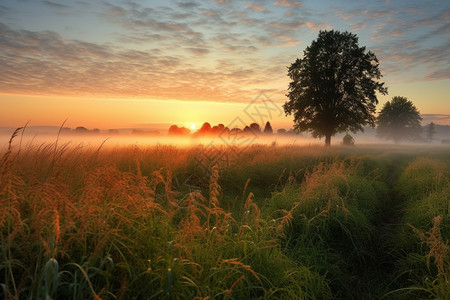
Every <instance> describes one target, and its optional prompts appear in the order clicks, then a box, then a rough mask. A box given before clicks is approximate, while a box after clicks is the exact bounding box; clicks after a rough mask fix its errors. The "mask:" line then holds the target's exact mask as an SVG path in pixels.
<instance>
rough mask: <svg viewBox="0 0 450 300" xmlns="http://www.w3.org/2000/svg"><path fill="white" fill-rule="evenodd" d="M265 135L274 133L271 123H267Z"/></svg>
mask: <svg viewBox="0 0 450 300" xmlns="http://www.w3.org/2000/svg"><path fill="white" fill-rule="evenodd" d="M264 133H265V134H272V133H273V129H272V125H270V122H269V121H267V123H266V126H265V127H264Z"/></svg>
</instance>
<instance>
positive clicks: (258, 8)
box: [245, 4, 267, 12]
mask: <svg viewBox="0 0 450 300" xmlns="http://www.w3.org/2000/svg"><path fill="white" fill-rule="evenodd" d="M245 8H247V9H252V10H256V11H259V12H267V9H265V8H264V7H263V6H261V5H258V4H249V5H247V6H246V7H245Z"/></svg>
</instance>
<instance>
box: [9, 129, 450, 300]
mask: <svg viewBox="0 0 450 300" xmlns="http://www.w3.org/2000/svg"><path fill="white" fill-rule="evenodd" d="M17 133H18V132H16V133H15V135H16V134H17ZM15 135H13V137H12V138H11V140H10V142H9V144H8V145H7V147H6V148H4V150H3V152H2V153H1V155H0V158H1V159H0V211H1V212H2V213H1V214H0V230H1V236H0V238H1V249H0V252H1V253H0V298H4V299H92V298H93V299H381V298H382V299H427V298H429V299H449V295H450V282H449V280H450V278H449V277H450V276H449V268H450V251H449V250H450V245H449V242H448V241H449V239H450V215H449V212H450V199H449V197H450V196H449V195H450V180H449V178H450V152H449V148H448V147H447V148H446V147H430V146H422V147H415V148H411V147H408V146H390V147H387V148H385V147H381V146H373V145H372V146H371V147H364V146H360V147H338V146H336V147H328V148H325V147H322V146H290V145H283V146H277V145H252V146H249V147H245V148H230V147H226V146H220V147H217V148H215V149H214V152H211V149H209V148H208V147H207V146H185V147H177V146H166V145H153V146H136V145H134V146H117V147H95V148H94V147H92V148H90V147H77V146H72V145H68V144H63V143H58V141H55V142H53V143H46V144H41V145H26V146H21V145H19V143H18V137H16V136H15Z"/></svg>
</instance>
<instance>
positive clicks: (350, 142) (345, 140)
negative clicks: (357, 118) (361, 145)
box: [342, 133, 355, 146]
mask: <svg viewBox="0 0 450 300" xmlns="http://www.w3.org/2000/svg"><path fill="white" fill-rule="evenodd" d="M342 145H345V146H354V145H355V139H354V138H353V137H352V136H351V135H350V134H348V133H347V134H346V135H345V136H344V137H343V138H342Z"/></svg>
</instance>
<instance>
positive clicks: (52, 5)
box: [44, 0, 70, 8]
mask: <svg viewBox="0 0 450 300" xmlns="http://www.w3.org/2000/svg"><path fill="white" fill-rule="evenodd" d="M44 3H45V4H46V5H48V6H51V7H53V8H70V6H68V5H65V4H61V3H58V2H53V1H50V0H44Z"/></svg>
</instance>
